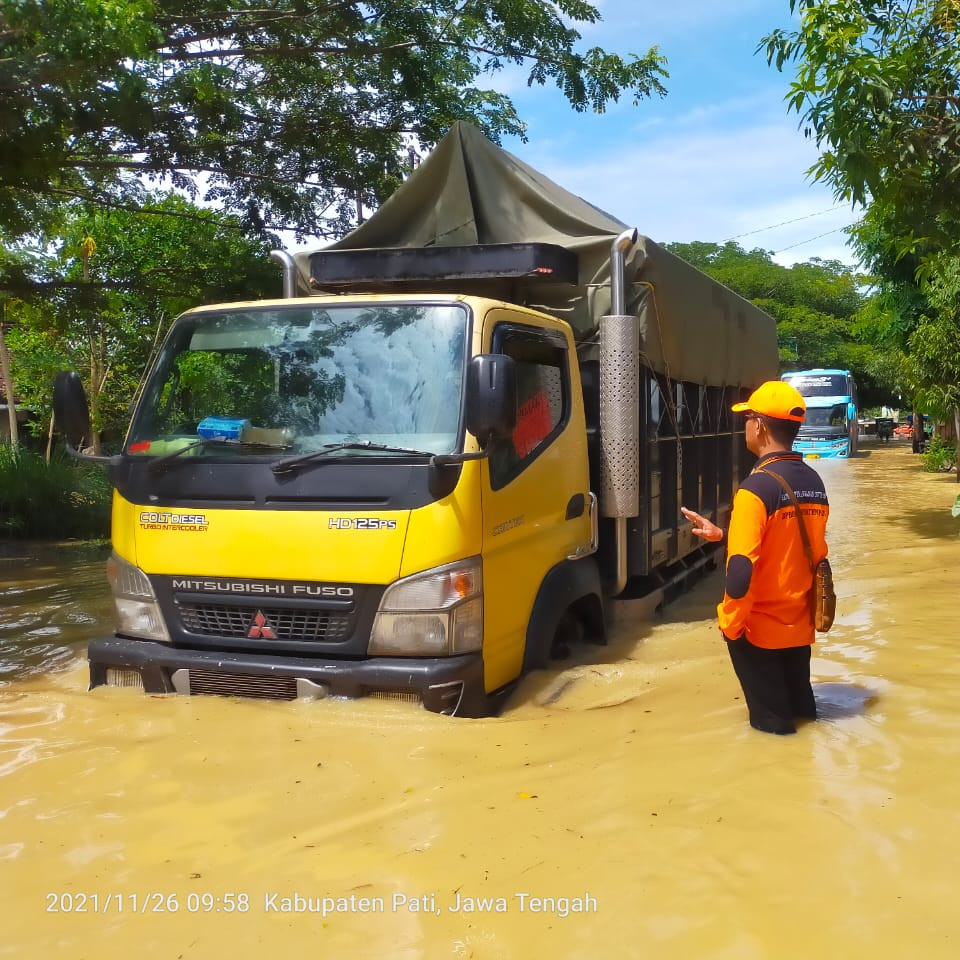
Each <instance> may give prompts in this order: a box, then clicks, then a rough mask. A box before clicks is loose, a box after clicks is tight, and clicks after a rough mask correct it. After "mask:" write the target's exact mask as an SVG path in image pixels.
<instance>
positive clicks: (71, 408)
mask: <svg viewBox="0 0 960 960" xmlns="http://www.w3.org/2000/svg"><path fill="white" fill-rule="evenodd" d="M53 418H54V420H55V421H56V424H57V426H58V427H59V428H60V431H61V433H63V435H64V437H65V439H66V441H67V445H68V446H71V447H73V449H74V450H80V449H82V448H83V447H84V446H85V445H89V443H90V440H91V439H92V437H93V432H92V430H91V429H90V407H89V405H88V403H87V393H86V391H85V390H84V389H83V384H82V383H81V382H80V377H79V376H78V375H77V374H76V373H75V372H74V371H73V370H63V371H61V372H60V373H58V374H57V376H56V379H55V380H54V381H53Z"/></svg>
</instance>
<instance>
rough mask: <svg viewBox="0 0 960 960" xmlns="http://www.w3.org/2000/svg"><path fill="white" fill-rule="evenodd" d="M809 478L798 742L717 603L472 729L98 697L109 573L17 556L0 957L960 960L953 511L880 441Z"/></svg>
mask: <svg viewBox="0 0 960 960" xmlns="http://www.w3.org/2000/svg"><path fill="white" fill-rule="evenodd" d="M819 469H820V472H821V473H822V474H823V476H824V478H825V481H826V484H827V489H828V493H829V496H830V500H831V506H832V514H831V520H830V527H829V542H830V550H831V559H832V561H833V568H834V574H835V577H836V580H837V591H838V596H839V603H838V618H837V623H836V625H835V626H834V628H833V630H832V631H831V633H830V635H829V637H828V638H827V639H825V640H822V641H820V642H818V644H817V646H816V647H815V649H814V661H813V674H814V684H815V691H816V695H817V700H818V703H819V708H820V711H821V714H822V719H821V720H819V721H818V722H816V723H815V724H810V725H807V726H804V727H802V728H801V729H800V731H799V732H798V734H797V735H796V736H793V737H770V736H766V735H764V734H760V733H756V732H754V731H752V730H751V729H750V728H749V727H748V725H747V723H746V716H745V709H744V706H743V703H742V701H741V699H740V697H739V693H740V691H739V688H738V686H737V682H736V679H735V677H734V675H733V670H732V668H731V666H730V663H729V661H728V659H727V656H726V652H725V650H724V649H723V645H722V641H720V640H719V638H718V635H717V631H716V628H715V621H714V612H713V611H714V606H715V604H716V601H717V599H718V595H719V593H720V591H721V584H720V580H719V577H718V575H716V574H714V575H711V576H709V577H707V578H706V579H705V580H703V581H701V582H700V583H699V584H698V585H697V586H696V587H695V588H694V589H693V591H691V592H690V593H689V594H687V595H686V596H684V597H683V598H681V599H679V600H678V601H676V602H675V603H673V604H672V605H670V606H669V607H667V609H666V611H665V613H664V614H663V615H662V616H659V617H657V618H656V619H654V620H653V621H650V622H646V623H635V624H629V625H623V626H620V627H618V631H617V633H616V636H615V637H614V640H613V642H612V643H611V644H610V645H609V646H607V647H606V648H589V649H587V650H585V651H580V652H579V653H578V654H577V655H576V656H575V657H574V659H573V660H571V661H570V662H568V663H567V664H566V665H565V666H564V668H563V669H560V670H553V671H549V672H543V673H539V674H535V675H532V676H531V677H529V678H527V679H526V680H525V681H524V682H523V684H522V685H521V686H520V688H519V689H518V691H517V692H516V693H515V694H514V696H513V698H512V699H511V701H510V702H509V704H508V706H507V708H506V709H505V711H504V712H503V714H502V716H500V717H498V718H495V719H490V720H457V719H452V718H447V717H443V716H437V715H432V714H428V713H425V712H422V711H420V710H416V709H414V708H412V707H409V706H406V705H403V704H391V703H384V702H379V701H357V702H340V701H330V700H327V701H319V702H315V703H309V704H308V703H293V704H285V703H280V704H278V703H267V702H260V701H238V700H229V699H219V698H200V697H197V698H192V699H191V698H179V697H172V696H171V697H150V696H144V695H143V694H141V693H138V692H135V691H132V690H118V689H103V688H101V689H98V690H96V691H92V692H88V691H87V689H86V682H87V675H86V664H85V661H84V649H85V644H86V641H87V639H88V638H89V637H91V636H94V635H95V634H96V633H97V632H98V631H101V630H103V629H104V628H105V626H106V625H107V624H108V623H109V621H110V617H111V611H112V604H111V601H110V599H109V596H108V593H107V588H106V584H105V580H104V576H103V551H93V552H89V551H87V552H84V551H78V550H77V549H76V548H71V549H60V550H56V549H52V548H47V549H44V550H37V549H28V548H20V547H17V546H16V545H10V544H7V545H0V905H2V914H0V915H2V917H3V930H2V934H0V956H4V957H6V956H10V957H18V958H19V957H30V958H34V957H36V958H41V957H43V958H46V957H63V958H65V960H66V958H70V960H76V958H94V957H95V958H97V960H114V958H124V960H128V958H130V957H138V958H140V957H162V958H181V957H182V958H202V957H218V958H219V957H229V958H247V957H250V958H257V960H262V958H264V957H266V958H281V957H292V956H300V955H315V956H321V957H351V958H353V957H358V958H401V960H407V958H409V960H413V958H420V957H426V958H434V957H436V958H448V957H453V958H478V960H479V958H488V960H506V958H529V957H550V958H599V957H636V958H644V960H694V958H695V960H707V958H710V960H760V958H776V960H783V958H794V957H796V958H800V957H803V958H808V957H812V958H866V957H869V958H876V960H885V958H890V960H894V958H896V960H902V958H903V957H922V958H925V960H931V958H941V957H942V958H948V957H949V958H954V957H956V956H958V955H960V910H958V909H957V906H956V904H955V903H954V900H953V898H954V896H955V893H956V890H957V879H956V874H957V871H958V869H960V867H958V864H960V789H958V788H960V772H958V771H960V700H958V685H960V653H958V649H957V647H958V642H960V641H958V631H957V608H958V602H957V593H958V591H957V587H958V579H960V578H958V573H957V569H958V564H957V560H958V556H960V540H958V536H957V533H958V527H960V521H957V520H955V519H954V518H952V517H951V516H950V506H951V505H952V504H953V502H954V500H955V498H956V496H957V493H958V492H960V487H958V485H957V484H956V482H955V481H954V478H953V476H938V475H930V474H925V473H922V472H921V471H920V469H919V463H918V458H917V457H915V456H913V455H912V454H911V453H910V452H909V447H908V446H906V445H897V444H892V445H889V446H887V447H877V446H871V445H870V441H869V440H868V441H867V442H866V444H865V447H864V449H863V452H862V453H861V455H860V456H859V457H858V458H856V459H855V460H853V461H851V462H849V463H845V462H840V463H831V462H825V463H823V464H822V465H821V467H820V468H819ZM298 898H299V899H298ZM323 898H327V901H326V902H324V899H323ZM458 905H459V907H460V909H459V910H454V909H452V908H456V907H457V906H458ZM471 906H473V907H476V908H477V909H475V910H473V911H470V910H469V908H470V907H471ZM313 907H315V908H317V909H319V910H323V908H324V907H326V914H325V915H324V913H322V912H313V911H312V910H311V909H310V908H313ZM287 908H289V910H288V909H287Z"/></svg>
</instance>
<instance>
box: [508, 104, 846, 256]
mask: <svg viewBox="0 0 960 960" xmlns="http://www.w3.org/2000/svg"><path fill="white" fill-rule="evenodd" d="M732 111H733V107H731V108H730V111H729V112H732ZM723 113H724V109H723V107H722V106H721V107H720V108H718V109H717V110H713V111H707V112H703V111H701V110H700V108H694V109H693V110H691V111H689V112H688V114H687V115H685V116H684V117H680V118H678V119H677V122H676V123H674V124H672V125H664V124H657V125H649V126H644V128H643V129H642V136H638V137H637V138H636V139H635V141H634V142H632V143H629V142H628V143H623V142H621V143H620V144H618V145H615V144H610V145H609V146H608V147H607V148H606V149H604V151H603V153H600V154H598V153H597V152H592V153H589V154H587V153H586V152H585V151H583V150H581V151H577V150H574V149H570V145H569V144H566V145H563V144H561V143H560V142H559V141H554V142H549V143H542V142H536V141H531V142H530V143H529V144H526V145H522V146H521V147H520V148H519V149H517V148H511V149H513V152H515V153H516V154H517V155H518V156H519V157H520V158H521V159H523V160H524V161H525V162H527V163H529V164H530V165H531V166H534V167H536V168H537V169H539V170H541V171H542V172H543V173H545V174H546V175H547V176H548V177H550V178H551V179H553V180H555V181H556V182H557V183H559V184H561V185H562V186H564V187H565V188H566V189H568V190H570V191H571V192H573V193H576V194H578V195H579V196H581V197H583V198H584V199H585V200H588V201H589V202H590V203H593V204H595V205H596V206H598V207H600V208H601V209H603V210H606V211H607V212H608V213H610V214H612V215H613V216H615V217H618V218H619V219H620V220H623V221H624V222H626V223H628V224H630V225H633V226H637V227H638V228H639V229H640V231H641V233H644V234H646V235H647V236H650V237H652V238H653V239H654V240H657V241H659V242H664V243H670V242H688V241H693V240H704V241H708V242H715V243H721V242H724V241H726V240H728V239H732V238H734V237H741V239H739V240H738V241H737V242H739V243H740V244H741V245H742V246H744V247H746V248H747V249H752V248H753V247H762V248H763V249H765V250H772V251H783V256H782V257H780V256H778V257H777V259H778V260H782V262H785V263H793V262H795V261H797V260H807V259H810V258H811V257H821V258H823V259H839V260H842V261H844V262H848V263H852V262H853V260H854V258H853V254H852V252H851V251H850V250H848V249H847V248H846V247H845V245H844V234H843V233H841V232H838V228H841V227H843V226H846V225H847V224H849V223H852V222H853V221H854V220H856V218H857V217H856V214H855V213H853V212H851V211H850V209H849V208H848V207H846V206H844V205H840V206H837V205H836V204H835V202H834V199H833V196H832V194H831V191H830V188H829V187H827V186H825V185H823V184H815V183H812V182H811V181H810V180H809V179H808V178H807V176H806V171H807V169H808V168H809V167H810V166H811V165H812V164H813V163H814V161H815V160H816V156H817V155H816V150H815V147H814V146H813V145H812V144H810V143H809V142H808V141H806V140H805V139H804V138H803V137H802V135H801V134H800V133H798V132H797V131H796V129H795V128H794V124H793V121H792V120H789V119H783V120H781V121H779V122H777V121H774V120H766V121H765V120H760V121H759V122H757V123H755V124H753V125H747V126H734V125H732V124H728V123H721V124H719V125H717V126H714V127H708V126H707V124H706V122H698V120H701V121H707V120H711V119H712V120H713V121H714V122H715V121H716V119H717V117H718V116H721V115H722V114H723ZM701 114H703V115H702V116H700V115H701ZM834 207H836V209H831V208H834ZM827 211H829V212H827ZM800 218H803V219H800ZM787 221H791V222H787ZM765 228H771V229H765ZM761 230H762V232H759V231H761ZM755 231H758V232H755ZM744 234H749V235H748V236H743V235H744ZM821 234H827V235H826V236H820V235H821ZM815 237H819V239H816V240H815V239H813V238H815ZM801 244H802V245H801ZM787 248H790V249H789V250H788V249H787Z"/></svg>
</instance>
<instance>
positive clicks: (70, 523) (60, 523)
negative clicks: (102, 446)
mask: <svg viewBox="0 0 960 960" xmlns="http://www.w3.org/2000/svg"><path fill="white" fill-rule="evenodd" d="M110 497H111V486H110V480H109V478H108V477H107V473H106V471H105V470H104V469H103V468H102V467H98V466H91V465H87V464H80V463H76V462H74V461H70V460H67V459H66V458H65V457H63V456H57V457H54V458H53V459H52V461H51V462H50V464H47V463H46V461H45V460H44V458H43V457H42V456H40V455H39V454H37V453H32V452H30V451H27V450H25V449H23V447H12V446H10V445H9V444H7V443H3V442H0V536H8V537H23V538H42V539H51V538H55V539H70V538H84V539H100V538H104V537H107V536H109V533H110Z"/></svg>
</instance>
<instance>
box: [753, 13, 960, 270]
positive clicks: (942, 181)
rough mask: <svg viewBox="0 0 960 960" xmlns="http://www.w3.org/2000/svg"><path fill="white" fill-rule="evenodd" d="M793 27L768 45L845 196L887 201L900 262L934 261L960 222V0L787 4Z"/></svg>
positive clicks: (817, 169)
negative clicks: (786, 71) (787, 71)
mask: <svg viewBox="0 0 960 960" xmlns="http://www.w3.org/2000/svg"><path fill="white" fill-rule="evenodd" d="M789 3H790V10H791V12H799V14H800V22H799V26H798V27H797V28H796V29H795V30H789V31H785V30H775V31H774V32H773V33H771V34H770V35H769V36H768V37H766V38H765V39H764V40H763V41H762V44H761V47H760V49H763V50H765V51H766V55H767V59H768V61H769V62H770V63H772V64H775V65H776V67H777V69H780V70H782V69H783V68H784V66H785V65H786V64H787V63H790V62H795V63H796V64H797V72H796V79H795V80H794V81H793V82H792V83H791V85H790V90H789V94H788V102H789V105H790V108H791V109H792V110H795V111H796V112H797V113H798V114H799V115H800V117H801V122H802V124H803V126H804V130H805V132H806V134H807V136H810V137H813V138H814V139H815V141H816V143H817V146H818V147H819V148H820V158H819V160H818V161H817V163H816V164H815V165H814V166H813V168H812V169H811V173H812V174H813V176H814V178H815V179H817V180H823V181H825V182H827V183H829V184H831V185H832V186H833V188H834V191H835V193H836V195H837V197H838V198H843V199H848V200H852V201H853V202H855V203H858V204H863V205H866V204H867V203H869V202H870V201H871V200H874V201H877V202H880V203H882V204H884V205H885V206H886V208H887V217H888V219H889V221H890V223H891V225H892V226H894V229H893V230H891V231H890V232H889V233H888V234H887V241H888V242H889V244H890V249H891V250H892V251H893V252H894V254H895V256H896V257H898V258H899V257H902V256H903V255H904V254H915V253H920V254H921V257H922V258H923V259H927V258H928V257H929V256H931V255H932V254H933V253H935V252H936V250H938V249H944V248H950V247H952V246H953V244H954V243H955V242H956V238H957V236H958V228H960V37H958V22H960V0H789Z"/></svg>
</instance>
